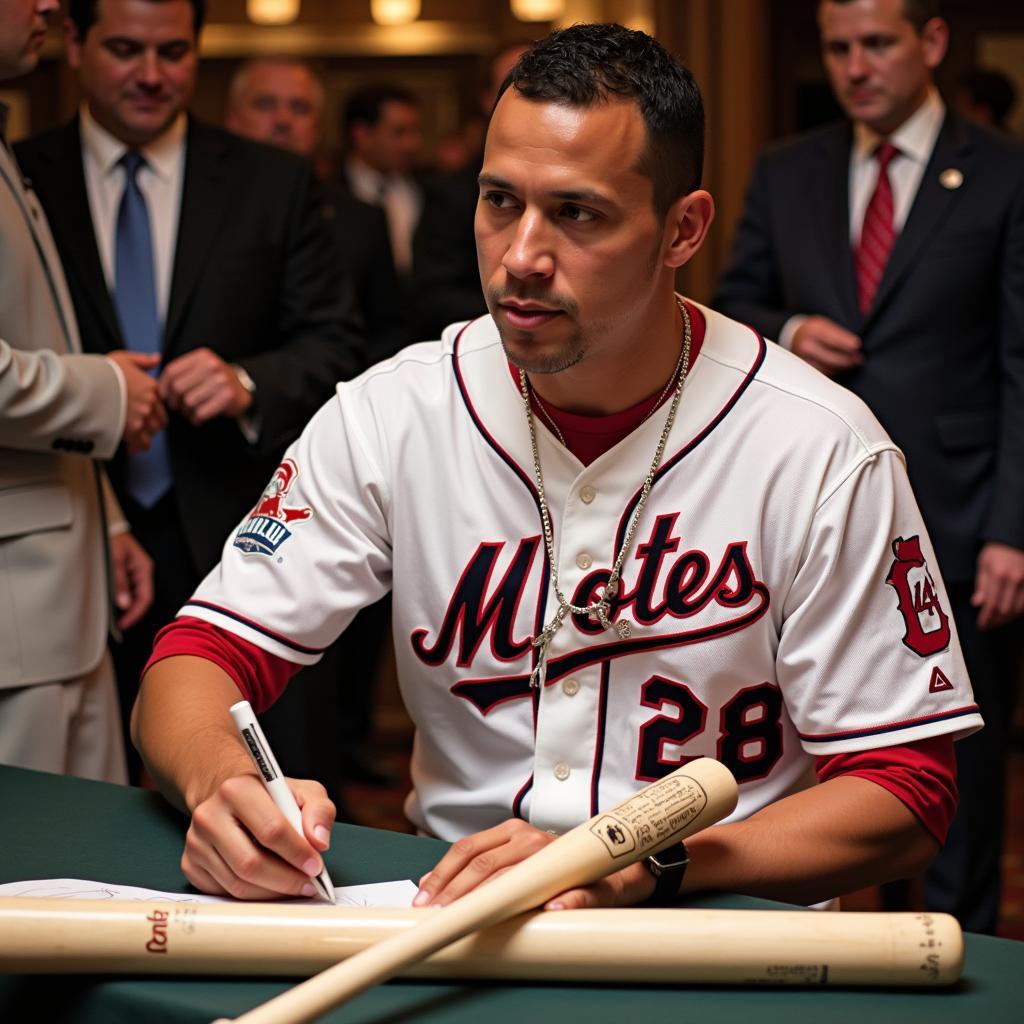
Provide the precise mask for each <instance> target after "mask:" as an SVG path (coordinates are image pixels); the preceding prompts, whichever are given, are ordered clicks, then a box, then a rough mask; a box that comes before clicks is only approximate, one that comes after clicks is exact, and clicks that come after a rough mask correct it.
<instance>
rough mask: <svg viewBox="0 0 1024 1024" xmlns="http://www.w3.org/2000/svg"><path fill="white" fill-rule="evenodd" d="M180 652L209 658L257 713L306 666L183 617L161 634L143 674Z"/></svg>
mask: <svg viewBox="0 0 1024 1024" xmlns="http://www.w3.org/2000/svg"><path fill="white" fill-rule="evenodd" d="M179 654H187V655H191V656H192V657H195V658H205V659H206V660H207V661H212V662H213V663H214V664H215V665H217V666H219V667H220V668H222V669H223V670H224V671H225V672H227V674H228V675H229V676H230V677H231V678H232V679H233V680H234V683H235V686H237V687H238V691H239V693H241V695H242V697H243V698H245V700H247V701H248V702H249V703H250V704H251V705H252V706H253V710H254V711H255V712H256V713H257V714H259V713H261V712H263V711H266V710H267V708H269V707H270V705H271V704H273V703H274V701H276V700H277V698H278V697H280V696H281V694H282V693H284V689H285V687H286V686H287V685H288V680H289V679H291V677H292V676H293V675H295V673H296V672H298V670H299V669H300V668H301V667H302V666H301V665H296V664H294V663H293V662H290V661H286V660H285V659H284V658H279V657H277V656H276V655H273V654H268V653H267V652H266V651H264V650H262V649H261V648H259V647H257V646H256V645H255V644H251V643H249V642H248V641H246V640H243V639H242V638H241V637H238V636H235V634H234V633H229V632H228V631H227V630H226V629H220V628H218V627H217V626H213V625H211V624H210V623H209V622H204V621H203V620H202V619H195V618H192V617H190V616H182V617H181V618H179V619H175V620H174V621H173V622H172V623H170V625H167V626H164V628H163V629H161V630H160V632H159V633H157V635H156V640H155V641H154V643H153V653H152V654H151V655H150V656H149V661H147V662H146V667H145V668H144V669H143V670H142V671H143V675H145V673H146V672H147V671H148V670H149V669H150V668H151V667H152V666H153V665H155V664H156V663H157V662H158V661H163V660H164V658H172V657H174V656H175V655H179Z"/></svg>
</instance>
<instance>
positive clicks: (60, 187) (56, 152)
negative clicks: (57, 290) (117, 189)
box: [41, 117, 124, 349]
mask: <svg viewBox="0 0 1024 1024" xmlns="http://www.w3.org/2000/svg"><path fill="white" fill-rule="evenodd" d="M41 156H42V158H43V160H44V161H45V167H44V168H43V173H44V174H45V175H46V177H47V179H48V180H47V181H45V182H42V183H41V184H42V185H43V187H44V188H45V190H46V198H47V207H48V209H49V213H50V216H49V218H48V219H49V222H50V231H51V232H52V234H53V236H54V240H55V241H56V243H57V248H58V250H59V251H60V254H61V259H62V260H63V262H64V264H65V266H66V268H67V272H68V277H74V278H75V279H76V280H78V281H80V282H81V288H80V295H81V296H82V297H84V298H85V299H86V301H88V302H90V303H91V304H92V305H93V307H94V311H95V313H96V315H97V317H98V319H99V321H100V322H101V323H102V324H103V326H104V328H105V329H106V331H107V334H108V336H107V338H106V339H103V340H105V342H106V344H105V347H106V348H108V349H110V348H123V347H124V341H123V340H122V338H121V326H120V324H119V323H118V320H117V313H116V312H115V311H114V303H113V300H112V299H111V297H110V291H109V289H108V288H107V280H106V278H105V277H104V274H103V265H102V263H100V252H99V248H98V247H97V245H96V231H95V228H94V227H93V222H92V214H91V212H90V209H89V196H88V193H87V192H86V188H85V170H84V168H83V166H82V142H81V136H80V135H79V131H78V118H77V117H76V118H75V119H74V120H73V121H72V122H71V123H70V124H68V125H67V126H66V127H65V128H63V129H62V130H61V131H59V132H57V133H55V134H54V135H53V137H52V144H51V146H50V147H49V148H48V149H47V150H45V151H44V152H43V153H42V154H41ZM94 340H95V341H96V342H99V341H100V340H101V339H94Z"/></svg>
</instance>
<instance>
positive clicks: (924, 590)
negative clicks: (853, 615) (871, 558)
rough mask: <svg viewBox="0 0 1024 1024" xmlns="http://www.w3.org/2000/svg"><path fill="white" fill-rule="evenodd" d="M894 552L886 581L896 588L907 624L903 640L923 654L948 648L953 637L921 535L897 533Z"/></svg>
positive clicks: (893, 543) (904, 620) (926, 654)
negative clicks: (926, 560)
mask: <svg viewBox="0 0 1024 1024" xmlns="http://www.w3.org/2000/svg"><path fill="white" fill-rule="evenodd" d="M892 553H893V555H894V556H895V558H894V560H893V563H892V565H890V566H889V574H888V575H887V576H886V577H885V582H886V583H888V584H889V586H890V587H892V588H893V590H895V591H896V596H897V600H898V603H899V612H900V614H901V615H902V616H903V623H904V626H905V627H906V631H905V632H904V634H903V643H904V644H906V646H907V647H909V648H910V649H911V650H912V651H913V652H914V653H915V654H919V655H920V656H921V657H922V658H926V657H927V656H928V655H930V654H935V653H936V652H938V651H942V650H945V649H946V648H947V647H948V646H949V639H950V637H949V619H948V617H947V616H946V613H945V612H944V611H943V610H942V605H941V604H940V603H939V594H938V590H937V588H936V586H935V581H934V580H933V579H932V574H931V573H930V572H929V571H928V566H927V564H926V562H925V559H924V555H923V553H922V552H921V538H920V537H908V538H907V539H906V540H904V539H903V538H902V537H897V538H896V539H895V540H894V541H893V542H892Z"/></svg>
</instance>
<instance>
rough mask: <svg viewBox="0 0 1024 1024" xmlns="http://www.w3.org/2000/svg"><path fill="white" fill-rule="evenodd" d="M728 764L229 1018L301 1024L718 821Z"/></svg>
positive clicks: (696, 768) (732, 795)
mask: <svg viewBox="0 0 1024 1024" xmlns="http://www.w3.org/2000/svg"><path fill="white" fill-rule="evenodd" d="M737 796H738V793H737V787H736V780H735V779H734V778H733V777H732V773H731V772H730V771H729V769H728V768H726V767H725V765H723V764H720V763H719V762H718V761H713V760H712V759H711V758H707V757H702V758H698V759H697V760H696V761H691V762H690V763H689V764H687V765H685V766H683V767H682V768H677V769H676V770H675V771H674V772H672V773H671V774H670V775H666V776H665V778H663V779H659V780H658V781H657V782H652V783H651V784H650V785H649V786H646V787H645V788H644V789H642V790H640V791H639V792H638V793H634V794H633V795H632V796H631V797H629V798H628V799H626V800H623V801H622V803H620V804H618V805H617V806H615V807H613V808H612V809H611V810H609V811H603V812H601V813H600V814H596V815H594V817H592V818H591V819H590V820H589V821H585V822H584V823H583V824H582V825H577V826H576V827H575V828H574V829H572V830H571V831H569V832H566V833H565V834H564V835H562V836H559V837H558V838H557V839H555V840H554V841H553V842H551V843H549V844H548V845H547V846H545V847H543V848H542V849H540V850H538V851H537V852H536V853H535V854H533V855H532V856H530V857H527V858H526V860H523V861H520V862H519V863H518V864H516V865H514V866H513V867H511V868H510V869H509V870H508V871H506V872H505V873H504V874H501V875H497V876H495V877H493V878H491V879H490V880H488V881H487V883H486V884H484V885H481V886H479V887H478V888H476V889H473V890H472V891H471V892H469V893H467V894H466V895H465V896H463V897H461V898H460V899H458V900H456V901H455V902H454V903H450V904H449V905H448V906H446V907H444V908H442V909H441V910H435V911H433V912H431V913H430V914H428V915H427V917H426V918H425V919H424V920H423V921H422V922H421V923H420V924H419V925H418V926H417V927H416V928H410V929H409V930H408V931H404V932H400V933H398V934H397V935H393V936H391V937H390V938H388V939H385V940H384V941H382V942H378V943H377V944H376V945H374V946H370V947H368V948H367V949H364V950H362V951H361V952H359V953H356V954H355V955H354V956H352V957H350V958H349V959H348V960H345V961H343V962H342V963H338V964H335V965H334V966H333V967H329V968H328V969H327V970H326V971H323V972H322V973H321V974H317V975H315V976H314V977H312V978H309V979H308V980H306V981H303V982H301V983H300V984H299V985H296V986H295V988H293V989H289V990H288V991H287V992H283V993H282V994H281V995H279V996H277V997H276V998H274V999H271V1000H269V1001H268V1002H266V1003H264V1004H263V1005H262V1006H258V1007H257V1008H256V1009H255V1010H251V1011H250V1012H249V1013H245V1014H243V1015H242V1016H241V1017H237V1018H235V1019H236V1020H237V1021H238V1022H239V1024H303V1022H306V1021H311V1020H315V1019H316V1017H318V1016H319V1015H321V1014H323V1013H326V1012H327V1011H328V1010H330V1009H332V1008H333V1007H335V1006H338V1005H339V1004H341V1003H343V1002H345V1001H346V1000H348V999H351V998H352V997H354V996H356V995H358V994H359V993H360V992H363V991H365V990H366V989H368V988H370V987H371V986H372V985H376V984H377V983H378V982H380V981H384V980H386V979H387V978H390V977H391V976H392V975H394V974H397V973H399V972H400V971H402V970H404V969H405V968H407V967H408V966H409V965H410V964H413V963H417V962H418V961H420V960H423V959H424V958H426V957H428V956H430V954H431V953H434V952H436V951H437V950H439V949H441V948H442V947H444V946H447V945H449V944H450V943H452V942H454V941H455V940H456V939H461V938H463V936H465V935H468V934H469V933H470V932H474V931H478V930H479V929H481V928H487V927H489V926H490V925H494V924H497V923H498V922H500V921H505V920H507V919H508V918H510V917H514V916H515V915H516V914H521V913H523V912H524V911H527V910H532V909H533V908H534V907H537V906H540V905H541V904H542V903H544V901H545V900H548V899H551V897H553V896H557V895H558V894H559V893H561V892H565V891H566V890H567V889H572V888H574V887H576V886H579V885H589V884H590V883H591V882H596V881H597V880H598V879H599V878H603V877H604V876H605V875H609V874H611V873H612V872H613V871H618V870H619V869H620V868H624V867H627V866H628V865H629V864H632V863H634V862H635V861H637V860H639V859H640V858H642V857H646V856H648V855H649V854H652V853H657V852H659V851H660V850H663V849H664V848H665V847H667V846H670V845H671V844H672V843H674V842H677V841H678V840H680V839H685V838H686V836H688V835H691V834H693V833H694V832H697V831H699V830H700V829H702V828H705V827H706V826H708V825H712V824H714V823H715V822H716V821H720V820H721V819H722V818H724V817H726V816H727V815H728V814H730V813H731V812H732V810H733V809H734V808H735V806H736V801H737Z"/></svg>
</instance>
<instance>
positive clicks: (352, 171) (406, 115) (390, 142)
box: [338, 85, 423, 282]
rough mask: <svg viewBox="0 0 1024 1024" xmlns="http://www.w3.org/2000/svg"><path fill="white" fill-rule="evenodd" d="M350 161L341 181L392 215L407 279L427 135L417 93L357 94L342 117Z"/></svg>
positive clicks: (389, 89)
mask: <svg viewBox="0 0 1024 1024" xmlns="http://www.w3.org/2000/svg"><path fill="white" fill-rule="evenodd" d="M341 134H342V139H343V141H344V144H345V163H344V166H343V167H342V171H341V174H340V175H339V178H338V183H339V185H340V186H341V187H342V188H344V189H347V190H348V191H349V192H350V193H351V194H352V195H353V196H355V198H356V199H361V200H362V201H363V202H364V203H370V204H371V205H373V206H377V207H380V209H381V210H383V211H384V214H385V216H386V217H387V224H388V236H389V238H390V241H391V253H392V256H393V258H394V264H395V271H396V272H397V274H398V276H399V279H400V280H402V281H403V282H404V281H405V280H406V279H407V278H408V276H409V274H410V272H411V270H412V236H413V232H414V231H415V229H416V222H417V221H418V220H419V217H420V211H421V210H422V208H423V194H422V188H421V185H420V181H419V179H418V176H417V175H416V173H415V170H414V167H415V162H416V156H417V154H418V153H419V150H420V146H421V144H422V141H423V136H422V134H421V132H420V112H419V106H418V105H417V102H416V97H415V95H414V94H413V93H411V92H409V91H408V90H407V89H403V88H401V87H399V86H395V85H371V86H366V87H365V88H362V89H358V90H356V91H355V92H354V93H352V94H351V95H350V96H349V97H348V100H347V101H346V103H345V109H344V111H343V113H342V118H341Z"/></svg>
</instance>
